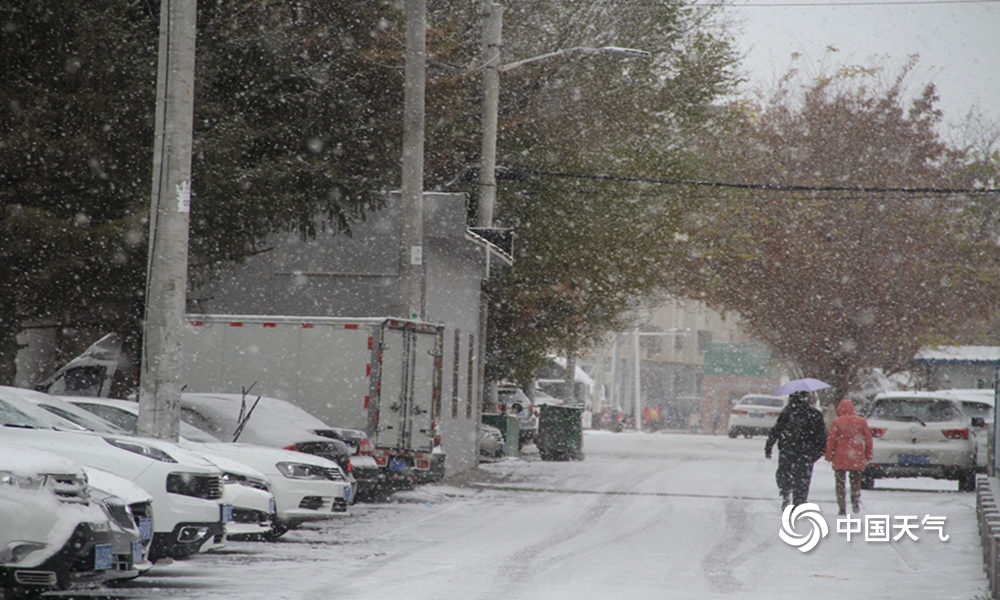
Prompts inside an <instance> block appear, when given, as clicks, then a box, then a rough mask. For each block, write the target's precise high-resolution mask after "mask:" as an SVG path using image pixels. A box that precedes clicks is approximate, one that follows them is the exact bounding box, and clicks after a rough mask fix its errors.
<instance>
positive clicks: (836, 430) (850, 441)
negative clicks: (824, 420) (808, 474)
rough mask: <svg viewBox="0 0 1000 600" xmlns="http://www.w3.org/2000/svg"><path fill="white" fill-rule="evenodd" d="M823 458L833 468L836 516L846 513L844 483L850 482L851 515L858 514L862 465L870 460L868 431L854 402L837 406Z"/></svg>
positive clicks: (844, 402)
mask: <svg viewBox="0 0 1000 600" xmlns="http://www.w3.org/2000/svg"><path fill="white" fill-rule="evenodd" d="M825 458H826V460H827V461H828V462H830V463H831V464H832V466H833V478H834V479H833V482H834V489H835V491H836V493H837V508H838V509H840V510H839V512H838V513H837V514H840V515H846V514H847V498H846V490H845V488H846V484H847V479H848V474H850V480H851V512H852V513H858V512H860V511H861V479H862V477H863V476H864V472H865V465H866V464H868V461H870V460H871V459H872V430H871V427H869V426H868V421H866V420H865V418H864V417H862V416H861V415H859V414H857V412H855V410H854V403H853V402H851V401H850V400H848V399H847V398H844V399H843V400H841V401H840V404H838V405H837V418H835V419H834V420H833V423H831V424H830V433H829V435H828V436H827V439H826V453H825Z"/></svg>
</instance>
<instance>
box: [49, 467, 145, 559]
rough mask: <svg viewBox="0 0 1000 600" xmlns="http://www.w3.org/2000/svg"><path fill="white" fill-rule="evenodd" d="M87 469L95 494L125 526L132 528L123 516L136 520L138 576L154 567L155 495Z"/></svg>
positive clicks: (92, 495) (105, 474) (134, 523)
mask: <svg viewBox="0 0 1000 600" xmlns="http://www.w3.org/2000/svg"><path fill="white" fill-rule="evenodd" d="M32 452H37V450H32ZM52 456H55V455H52ZM83 471H84V473H86V475H87V481H88V482H89V484H90V488H91V497H92V498H95V499H97V500H99V501H101V502H102V503H103V504H104V505H105V507H106V508H107V509H108V512H109V513H111V514H112V515H113V516H114V518H115V519H116V520H117V521H118V522H119V523H120V526H121V527H122V528H123V529H128V527H127V523H126V519H125V518H123V517H125V516H127V517H128V519H127V520H130V521H131V522H132V524H133V526H134V529H135V533H136V535H137V536H138V538H139V541H138V545H137V546H134V547H132V548H131V551H132V559H133V561H132V562H133V565H134V567H135V570H136V575H139V574H142V573H145V572H146V571H148V570H149V569H150V568H152V566H153V563H152V562H150V560H149V551H150V548H151V547H152V545H153V496H151V495H150V494H149V492H147V491H146V490H144V489H143V488H141V487H139V485H137V484H136V483H135V482H133V481H129V480H128V479H125V478H124V477H119V476H117V475H115V474H114V473H109V472H108V471H105V470H103V469H95V468H94V467H87V466H84V467H83ZM122 504H124V506H122Z"/></svg>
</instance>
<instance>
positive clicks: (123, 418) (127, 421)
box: [77, 401, 219, 442]
mask: <svg viewBox="0 0 1000 600" xmlns="http://www.w3.org/2000/svg"><path fill="white" fill-rule="evenodd" d="M77 405H78V406H80V407H82V408H84V409H86V410H88V411H90V412H92V413H93V414H94V415H96V416H97V417H99V418H100V419H101V420H102V421H107V422H108V423H110V424H113V425H114V426H115V427H117V428H120V429H121V430H123V431H125V432H127V433H130V434H132V435H135V434H136V432H137V431H138V430H139V417H138V416H137V415H136V413H134V412H133V411H131V410H125V409H124V408H119V407H117V406H108V405H105V404H93V403H90V402H86V401H79V402H78V403H77ZM179 425H180V434H181V437H182V438H184V439H186V440H190V441H192V442H218V441H219V440H218V439H217V438H215V437H214V436H212V435H211V434H208V433H206V432H204V431H202V430H200V429H198V428H197V427H194V426H192V425H190V424H188V423H186V422H184V421H181V422H180V423H179Z"/></svg>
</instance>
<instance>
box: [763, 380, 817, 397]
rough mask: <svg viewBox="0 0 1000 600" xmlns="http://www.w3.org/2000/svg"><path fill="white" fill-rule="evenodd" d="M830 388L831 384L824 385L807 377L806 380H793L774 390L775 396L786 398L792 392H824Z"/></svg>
mask: <svg viewBox="0 0 1000 600" xmlns="http://www.w3.org/2000/svg"><path fill="white" fill-rule="evenodd" d="M828 387H830V384H829V383H824V382H822V381H820V380H819V379H812V378H810V377H806V378H804V379H793V380H791V381H789V382H788V383H785V384H782V385H781V386H779V387H778V389H776V390H774V394H773V395H775V396H786V395H788V394H791V393H792V392H815V391H816V390H822V389H826V388H828Z"/></svg>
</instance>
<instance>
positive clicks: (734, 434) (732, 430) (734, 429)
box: [729, 427, 740, 440]
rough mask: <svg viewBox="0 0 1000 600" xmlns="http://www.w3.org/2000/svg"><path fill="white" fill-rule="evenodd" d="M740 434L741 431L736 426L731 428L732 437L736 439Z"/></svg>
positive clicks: (730, 435)
mask: <svg viewBox="0 0 1000 600" xmlns="http://www.w3.org/2000/svg"><path fill="white" fill-rule="evenodd" d="M739 434H740V432H738V431H736V428H735V427H734V428H732V429H730V430H729V437H731V438H732V439H734V440H735V439H736V436H738V435H739Z"/></svg>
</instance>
